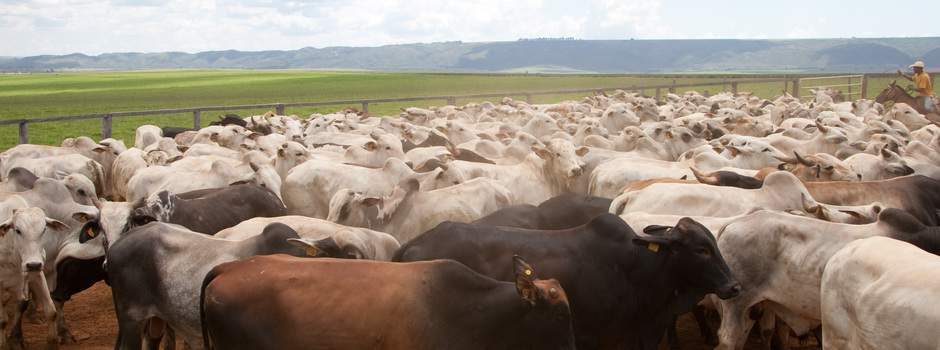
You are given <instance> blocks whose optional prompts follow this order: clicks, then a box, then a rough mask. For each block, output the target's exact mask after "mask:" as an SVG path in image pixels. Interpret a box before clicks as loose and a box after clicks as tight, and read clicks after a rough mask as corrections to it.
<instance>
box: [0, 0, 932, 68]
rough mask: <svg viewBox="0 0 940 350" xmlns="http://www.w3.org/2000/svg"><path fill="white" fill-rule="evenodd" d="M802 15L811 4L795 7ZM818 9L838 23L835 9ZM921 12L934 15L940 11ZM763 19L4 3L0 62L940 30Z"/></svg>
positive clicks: (304, 0)
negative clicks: (51, 57) (525, 41)
mask: <svg viewBox="0 0 940 350" xmlns="http://www.w3.org/2000/svg"><path fill="white" fill-rule="evenodd" d="M802 5H808V4H797V5H795V6H796V7H799V6H802ZM819 5H820V6H823V5H825V6H830V7H833V9H832V11H835V9H834V5H829V4H819ZM692 9H694V10H692ZM921 10H922V11H923V12H936V10H940V4H938V5H933V4H925V5H924V6H923V8H922V9H921ZM761 11H764V10H763V5H761V4H758V3H753V2H732V4H722V5H721V6H718V5H714V4H712V5H706V6H702V4H700V3H699V2H694V3H693V2H692V1H690V0H655V1H646V2H633V1H621V0H589V1H586V2H571V1H566V0H521V1H513V2H506V1H502V0H469V1H453V0H409V1H404V0H383V1H379V0H290V1H274V0H234V1H224V2H223V1H222V0H106V1H101V0H5V1H2V2H0V37H2V38H3V40H0V55H2V56H30V55H39V54H68V53H74V52H80V53H85V54H90V55H97V54H101V53H106V52H131V51H133V52H161V51H185V52H199V51H208V50H229V49H234V50H245V51H256V50H294V49H298V48H301V47H305V46H314V47H328V46H381V45H390V44H403V43H419V42H434V41H450V40H462V41H466V42H473V41H513V40H516V39H519V38H533V37H575V38H580V39H616V40H623V39H630V38H636V39H681V38H715V39H717V38H748V39H755V38H813V37H847V36H864V37H885V36H938V35H940V29H933V28H927V29H924V31H925V32H923V33H910V32H905V29H904V27H903V26H881V27H866V28H865V30H864V31H863V32H860V33H859V32H858V30H855V31H856V32H850V30H853V29H851V28H857V24H858V23H876V22H878V21H879V20H880V18H879V14H878V13H877V12H872V11H861V10H859V11H854V12H853V10H851V9H845V11H844V12H843V13H842V14H841V15H840V16H835V17H832V16H825V17H821V16H818V15H817V16H803V17H806V18H805V20H804V19H803V18H802V17H800V16H798V15H797V13H799V10H798V9H789V10H787V9H783V11H784V12H783V13H782V14H777V15H770V14H768V13H766V12H761ZM794 20H796V21H798V22H795V24H791V23H793V21H794ZM801 20H802V22H799V21H801ZM846 28H848V29H846ZM836 30H840V31H836Z"/></svg>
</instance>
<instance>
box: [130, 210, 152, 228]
mask: <svg viewBox="0 0 940 350" xmlns="http://www.w3.org/2000/svg"><path fill="white" fill-rule="evenodd" d="M140 209H141V208H137V209H135V210H134V212H133V213H132V214H131V223H132V224H134V226H143V225H146V224H148V223H151V222H154V221H157V218H155V217H153V216H151V215H150V214H146V213H144V211H143V210H140Z"/></svg>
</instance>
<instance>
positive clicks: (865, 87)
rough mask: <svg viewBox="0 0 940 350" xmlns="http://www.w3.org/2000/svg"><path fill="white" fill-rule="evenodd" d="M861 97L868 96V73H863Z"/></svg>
mask: <svg viewBox="0 0 940 350" xmlns="http://www.w3.org/2000/svg"><path fill="white" fill-rule="evenodd" d="M859 98H868V73H865V74H862V94H861V95H859Z"/></svg>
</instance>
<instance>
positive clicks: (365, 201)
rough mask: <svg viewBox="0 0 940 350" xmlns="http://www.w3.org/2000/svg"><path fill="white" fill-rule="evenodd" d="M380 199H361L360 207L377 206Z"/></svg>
mask: <svg viewBox="0 0 940 350" xmlns="http://www.w3.org/2000/svg"><path fill="white" fill-rule="evenodd" d="M380 199H381V198H379V197H366V198H363V199H362V205H364V206H367V207H371V206H373V205H376V204H378V203H379V200H380Z"/></svg>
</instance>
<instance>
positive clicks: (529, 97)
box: [525, 94, 535, 104]
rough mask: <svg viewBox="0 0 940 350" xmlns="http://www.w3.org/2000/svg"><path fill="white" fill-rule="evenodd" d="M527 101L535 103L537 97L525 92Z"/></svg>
mask: <svg viewBox="0 0 940 350" xmlns="http://www.w3.org/2000/svg"><path fill="white" fill-rule="evenodd" d="M525 102H526V103H528V104H533V103H535V98H534V97H533V95H532V94H525Z"/></svg>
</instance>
